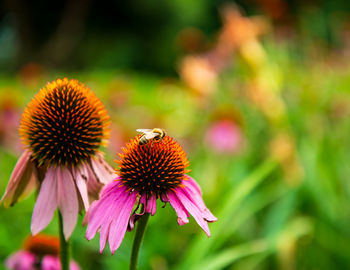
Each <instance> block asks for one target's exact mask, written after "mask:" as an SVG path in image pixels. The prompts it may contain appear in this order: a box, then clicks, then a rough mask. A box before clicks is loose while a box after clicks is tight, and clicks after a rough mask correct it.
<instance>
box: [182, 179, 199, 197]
mask: <svg viewBox="0 0 350 270" xmlns="http://www.w3.org/2000/svg"><path fill="white" fill-rule="evenodd" d="M182 183H183V184H185V185H186V186H188V187H190V188H191V189H193V190H194V191H196V192H197V193H198V194H199V195H200V196H202V189H201V187H200V186H199V185H198V183H197V182H196V181H195V180H194V179H193V178H192V177H191V176H189V175H185V178H184V179H183V182H182Z"/></svg>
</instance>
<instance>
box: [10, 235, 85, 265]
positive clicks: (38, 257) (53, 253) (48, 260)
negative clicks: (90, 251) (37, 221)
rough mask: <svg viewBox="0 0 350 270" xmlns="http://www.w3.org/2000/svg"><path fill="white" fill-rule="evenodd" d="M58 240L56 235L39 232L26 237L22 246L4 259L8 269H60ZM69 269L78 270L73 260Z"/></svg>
mask: <svg viewBox="0 0 350 270" xmlns="http://www.w3.org/2000/svg"><path fill="white" fill-rule="evenodd" d="M58 255H59V240H58V238H57V237H54V236H49V235H44V234H39V235H37V236H34V237H29V238H27V239H26V241H25V244H24V248H23V249H22V250H19V251H17V252H15V253H14V254H12V255H11V256H10V257H8V258H7V260H6V261H5V266H6V267H7V268H8V269H10V270H60V269H61V263H60V259H59V257H58ZM69 268H70V270H80V267H79V266H78V264H77V263H76V262H75V261H71V262H70V267H69Z"/></svg>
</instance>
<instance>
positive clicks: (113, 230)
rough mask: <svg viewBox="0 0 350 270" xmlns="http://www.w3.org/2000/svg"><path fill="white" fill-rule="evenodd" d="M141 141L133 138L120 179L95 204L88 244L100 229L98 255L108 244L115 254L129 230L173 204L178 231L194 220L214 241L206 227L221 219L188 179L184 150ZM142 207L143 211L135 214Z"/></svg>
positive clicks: (171, 143)
mask: <svg viewBox="0 0 350 270" xmlns="http://www.w3.org/2000/svg"><path fill="white" fill-rule="evenodd" d="M139 139H140V136H138V137H135V138H134V139H132V140H131V141H130V142H129V143H127V145H126V147H125V148H123V153H121V154H119V156H120V158H121V159H120V160H119V161H118V163H119V165H120V170H119V175H118V176H117V178H116V179H115V180H114V181H112V182H111V183H109V184H108V185H106V186H105V187H104V188H103V189H102V191H101V195H100V199H99V200H98V201H94V202H93V203H92V204H91V206H90V208H89V210H88V212H87V215H86V216H85V222H87V224H88V226H87V230H86V237H87V239H88V240H90V239H92V238H93V237H94V236H95V234H96V232H97V231H98V229H100V252H102V251H103V249H104V247H105V245H106V242H107V239H108V241H109V246H110V249H111V252H112V253H114V252H115V251H116V250H117V249H118V247H119V246H120V244H121V242H122V240H123V238H124V235H125V232H126V230H127V229H129V230H131V229H133V227H134V223H135V222H136V220H137V219H138V218H140V217H141V216H142V215H143V214H145V213H150V214H151V215H154V214H155V213H156V207H157V199H160V200H161V201H162V202H169V203H170V205H171V206H172V207H173V208H174V210H175V212H176V213H177V216H178V219H177V221H178V223H179V225H184V224H186V223H188V222H189V220H188V217H189V214H191V215H192V216H193V217H194V219H195V220H196V221H197V223H198V224H199V226H201V227H202V229H203V230H204V232H205V233H206V234H207V235H208V236H210V232H209V227H208V223H207V222H213V221H216V220H217V219H216V217H215V216H214V215H213V214H212V213H211V212H210V211H209V209H208V208H207V207H206V206H205V204H204V202H203V199H202V193H201V189H200V187H199V186H198V184H197V183H196V181H195V180H194V179H192V178H191V177H190V176H188V175H186V174H185V173H187V172H188V170H187V169H186V168H187V167H188V166H189V162H188V160H187V158H186V153H185V152H184V150H183V149H182V148H181V146H180V145H179V144H178V143H177V142H175V141H174V140H173V139H172V138H171V137H169V136H165V137H164V138H163V139H162V140H159V141H155V140H150V141H149V142H148V143H146V144H144V145H140V144H139ZM135 205H136V207H135V209H134V206H135ZM140 205H141V206H142V207H141V208H142V210H141V211H140V212H139V213H137V211H138V209H139V206H140ZM133 209H134V211H133Z"/></svg>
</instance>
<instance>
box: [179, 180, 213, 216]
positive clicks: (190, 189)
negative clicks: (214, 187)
mask: <svg viewBox="0 0 350 270" xmlns="http://www.w3.org/2000/svg"><path fill="white" fill-rule="evenodd" d="M186 176H187V175H186ZM182 183H183V184H184V185H185V188H184V189H183V190H185V191H186V192H187V193H189V196H188V197H189V198H190V199H191V200H192V202H193V203H194V204H196V205H198V207H199V208H200V209H201V211H202V212H203V214H204V215H203V217H204V219H205V220H206V221H208V222H214V221H217V220H218V219H217V218H216V217H215V216H214V215H213V214H212V213H211V212H210V210H209V209H208V208H207V207H206V206H205V203H204V201H203V198H202V193H201V190H200V187H199V185H198V184H197V182H196V181H195V180H194V179H193V178H192V177H189V176H187V179H186V180H184V181H183V182H182Z"/></svg>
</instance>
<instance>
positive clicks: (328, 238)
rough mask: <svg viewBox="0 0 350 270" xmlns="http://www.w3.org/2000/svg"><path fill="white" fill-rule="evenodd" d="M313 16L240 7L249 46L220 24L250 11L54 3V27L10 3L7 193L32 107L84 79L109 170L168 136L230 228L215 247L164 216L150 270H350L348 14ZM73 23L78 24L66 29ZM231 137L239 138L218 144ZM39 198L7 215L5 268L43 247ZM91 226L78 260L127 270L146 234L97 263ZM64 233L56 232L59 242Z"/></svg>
mask: <svg viewBox="0 0 350 270" xmlns="http://www.w3.org/2000/svg"><path fill="white" fill-rule="evenodd" d="M300 2H302V4H301V3H299V1H283V0H279V1H277V0H276V1H268V0H259V1H258V0H256V1H253V0H252V1H249V2H243V1H242V2H239V3H236V4H240V7H241V13H240V14H241V15H236V17H234V18H235V19H236V21H235V23H234V24H233V27H234V28H235V27H236V28H235V29H238V30H236V32H235V30H232V31H233V32H231V30H227V29H231V28H230V27H232V25H231V24H230V23H229V22H228V21H225V20H224V19H223V15H222V14H223V13H222V12H223V10H237V7H233V6H230V5H229V6H227V3H222V1H205V0H202V1H192V2H191V3H190V2H189V1H181V0H174V1H157V0H155V1H148V2H147V4H146V2H143V1H135V0H134V1H126V2H124V3H119V1H114V2H113V1H92V0H91V1H71V2H68V1H67V2H66V3H64V5H63V4H62V3H61V1H56V2H54V3H55V4H56V5H57V9H55V12H51V13H48V12H47V11H48V10H49V7H48V5H49V2H47V3H46V2H45V1H36V2H35V3H34V4H33V5H29V4H28V3H27V4H24V1H20V0H16V1H8V2H6V3H3V6H2V9H1V13H0V14H1V17H0V48H1V49H0V68H1V71H2V73H1V75H0V114H1V115H0V118H1V126H0V190H1V192H3V191H4V190H5V187H6V185H7V181H8V179H9V176H10V174H11V171H12V168H13V167H14V165H15V163H16V160H17V158H18V156H19V154H20V152H21V146H20V143H19V137H18V135H17V131H16V129H17V126H18V121H19V117H20V114H21V113H22V111H23V108H24V106H25V105H26V104H27V103H28V102H29V100H30V98H31V97H32V96H33V95H34V94H35V93H36V92H37V91H38V89H39V88H41V87H42V86H44V85H45V83H46V82H47V81H51V80H54V79H56V78H57V77H68V78H76V79H78V80H80V81H82V82H84V83H85V84H86V85H87V86H89V87H90V88H91V89H93V91H94V92H95V93H96V94H97V96H99V97H100V98H101V99H102V101H103V102H104V104H105V105H106V107H107V109H108V111H109V113H110V115H111V117H112V120H113V127H112V135H111V140H110V144H109V146H108V147H107V148H106V149H105V151H106V155H107V160H108V161H110V163H111V164H114V166H116V164H115V163H114V162H113V160H114V159H116V158H117V155H116V153H117V152H118V151H120V147H121V146H122V145H123V144H124V143H125V142H126V141H128V140H129V139H130V138H131V137H133V136H135V134H136V131H135V130H136V129H137V128H150V127H155V126H159V127H164V128H165V129H166V130H167V131H168V133H169V135H171V136H173V137H174V138H176V140H178V141H179V142H180V143H181V144H182V145H183V146H184V148H185V150H186V152H187V154H188V159H189V160H190V163H191V167H190V169H191V170H192V171H191V172H190V175H191V176H193V177H194V178H195V179H196V180H197V181H198V182H199V183H200V185H201V187H202V189H203V194H204V200H205V201H206V203H207V205H208V207H209V208H210V209H211V210H212V212H213V213H214V214H215V215H216V216H217V217H218V218H219V221H218V222H217V223H213V224H210V229H211V232H212V237H211V238H209V239H208V238H207V237H206V236H205V234H204V233H203V232H202V231H201V230H200V228H199V227H198V226H197V224H196V222H195V221H194V220H193V219H192V218H191V220H190V223H189V224H187V225H185V226H182V227H180V226H178V225H177V222H176V215H175V213H174V211H173V210H172V209H171V207H169V205H168V206H166V207H165V208H162V207H161V206H162V204H158V211H157V214H156V215H155V216H154V217H152V218H151V219H150V224H149V227H148V228H147V232H146V236H145V240H144V243H143V247H142V252H141V258H140V267H141V269H287V270H289V269H348V268H350V256H349V254H350V247H349V245H348V243H349V240H350V226H349V222H350V203H349V202H350V201H349V199H350V184H349V181H348V178H349V175H350V167H349V165H348V162H347V161H348V149H349V147H350V140H349V138H350V136H349V135H350V134H349V128H350V120H349V119H350V118H349V114H350V99H349V94H350V93H349V88H350V67H349V63H348V61H347V59H348V57H349V52H350V40H349V38H348V33H349V29H350V28H349V27H350V20H349V13H348V10H349V9H350V7H349V4H347V2H346V1H339V0H338V1H332V2H331V3H332V4H330V2H328V1H300ZM271 3H273V4H271ZM22 4H23V5H22ZM18 5H20V7H19V6H18ZM50 5H51V2H50ZM243 11H244V12H243ZM71 13H73V14H74V15H75V16H72V15H70V14H71ZM23 14H26V15H23ZM39 15H40V16H39ZM253 15H254V16H255V15H261V16H262V17H253ZM21 16H22V17H21ZM23 16H24V17H23ZM64 16H67V17H64ZM63 18H66V19H67V20H68V21H69V20H71V19H72V18H75V19H76V20H78V22H75V21H74V20H73V21H69V22H70V23H71V24H69V25H71V26H72V27H68V28H73V29H67V25H66V24H65V23H64V20H63ZM256 19H257V20H256ZM23 22H24V25H23ZM26 24H27V27H25V25H26ZM62 24H63V25H62ZM239 25H240V26H241V27H240V28H238V26H239ZM252 25H253V26H252ZM60 26H61V27H60ZM73 26H74V27H76V28H74V27H73ZM23 27H24V28H23ZM184 29H185V30H186V29H187V30H188V29H190V30H191V31H192V32H191V31H187V32H186V31H185V32H184ZM193 29H194V30H193ZM256 29H263V30H261V32H259V33H257V32H255V30H256ZM23 31H24V32H23ZM225 31H226V32H225ZM184 33H185V34H184ZM188 33H189V34H188ZM225 33H229V34H227V36H228V37H229V38H228V39H224V41H225V42H224V45H227V44H231V48H230V51H229V54H225V57H223V56H222V55H220V53H218V51H219V49H218V48H221V47H220V44H221V43H220V42H222V41H220V40H222V39H220V37H223V36H225ZM232 33H236V36H235V37H236V38H234V39H233V40H232V39H230V38H232V36H234V34H232ZM237 33H244V35H243V37H242V36H240V35H239V34H237ZM247 33H248V34H247ZM77 34H79V35H77ZM227 36H226V37H227ZM247 36H248V37H247ZM230 42H231V43H230ZM221 45H222V44H221ZM193 55H195V56H196V57H195V59H197V60H198V59H201V60H203V59H204V60H205V61H206V62H205V64H204V67H203V65H202V64H198V61H197V60H196V61H197V62H196V61H194V62H191V63H192V64H190V65H189V69H188V70H189V71H188V70H187V71H186V69H185V68H184V66H183V64H182V63H183V61H185V59H188V57H192V56H193ZM186 57H187V58H186ZM190 59H191V58H190ZM213 59H214V60H213ZM193 63H194V64H193ZM200 63H202V62H200ZM208 63H209V64H208ZM213 63H214V64H213ZM217 63H219V64H217ZM197 64H198V65H197ZM208 65H209V67H208ZM198 66H199V67H198ZM218 66H219V67H218ZM198 74H199V75H198ZM203 74H204V75H203ZM193 82H194V83H193ZM203 84H204V85H203ZM220 121H229V122H230V123H232V124H233V125H234V126H235V127H236V128H237V129H236V130H235V132H236V133H235V136H236V135H237V134H238V135H237V136H238V137H239V138H240V139H239V140H238V143H237V145H236V146H235V148H234V149H232V151H222V149H221V150H220V149H218V148H217V145H216V144H215V140H214V141H212V140H210V139H209V137H208V136H209V135H208V134H209V132H210V130H212V128H213V126H214V125H215V124H216V123H220ZM225 136H226V137H227V136H229V137H230V136H231V137H232V136H233V135H232V134H229V135H225V134H224V133H223V134H220V136H219V137H217V138H224V139H225V138H226V137H225ZM217 140H219V139H217ZM34 197H35V194H33V195H31V196H30V197H29V198H28V199H26V200H23V201H22V202H20V203H18V204H16V205H15V206H14V207H12V208H10V209H4V208H3V207H1V208H0V220H1V221H0V260H1V261H3V260H4V259H5V258H6V257H7V256H8V255H9V254H11V253H12V252H14V251H15V250H17V249H19V248H20V247H21V242H22V240H23V239H24V238H25V237H26V236H27V235H28V234H29V233H30V229H29V228H30V218H31V213H32V209H33V205H34ZM81 220H82V216H81V217H80V220H79V222H78V226H77V228H76V229H75V231H74V234H73V237H72V245H73V247H72V248H73V254H74V255H73V257H74V259H75V260H76V261H78V263H79V264H80V265H81V266H82V269H125V268H127V266H128V260H129V256H130V249H131V243H132V242H131V241H132V239H133V234H134V232H132V233H127V235H126V238H125V239H124V241H123V244H122V246H121V248H120V249H119V250H118V251H117V252H116V254H115V255H113V256H111V255H110V253H109V251H108V250H105V252H104V254H103V255H99V253H98V237H95V239H93V240H92V241H91V242H88V241H87V240H86V239H85V237H84V234H85V229H84V228H83V227H82V226H81V225H80V224H81ZM56 224H57V222H56V220H54V221H53V222H52V223H51V225H50V226H49V227H48V228H47V229H46V230H45V232H47V233H52V234H57V228H56V227H57V226H56ZM1 267H3V266H0V269H3V268H1Z"/></svg>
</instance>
